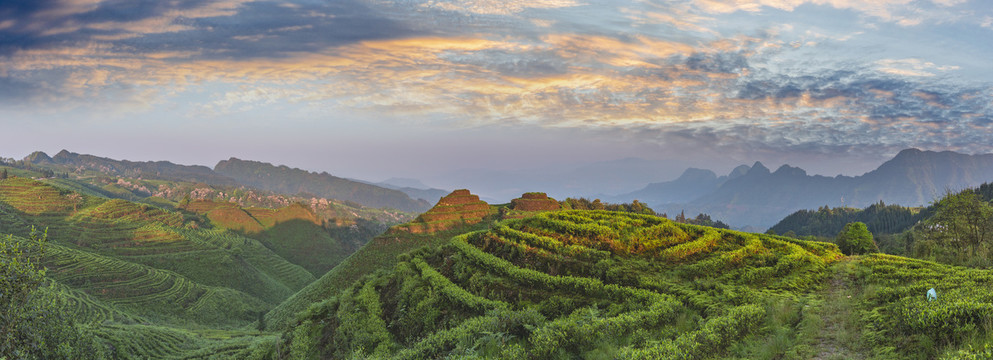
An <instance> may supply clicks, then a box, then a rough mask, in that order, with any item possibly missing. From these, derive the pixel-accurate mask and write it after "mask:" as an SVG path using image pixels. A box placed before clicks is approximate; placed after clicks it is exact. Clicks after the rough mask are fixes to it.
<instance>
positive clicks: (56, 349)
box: [0, 227, 104, 359]
mask: <svg viewBox="0 0 993 360" xmlns="http://www.w3.org/2000/svg"><path fill="white" fill-rule="evenodd" d="M47 241H48V230H47V229H46V230H45V231H44V232H43V233H42V234H39V233H38V232H37V231H35V229H34V227H32V228H31V235H30V238H29V239H23V240H21V239H15V238H14V237H13V236H12V235H8V236H7V237H6V238H0V294H2V296H0V359H8V358H9V359H69V358H84V357H85V358H102V357H104V356H103V355H102V351H101V350H100V349H99V348H98V347H97V345H96V343H95V340H94V336H93V335H92V334H88V333H84V332H83V330H81V329H80V327H78V326H77V325H76V323H75V322H74V321H73V320H72V316H73V315H72V314H70V313H69V312H67V311H66V310H65V308H64V307H65V306H67V303H66V302H65V301H64V299H63V298H61V297H60V295H59V294H58V293H57V290H54V289H52V288H51V287H50V286H49V280H47V279H46V278H45V274H46V272H47V269H46V268H45V267H44V266H42V265H41V258H42V256H43V255H44V253H45V248H46V246H47Z"/></svg>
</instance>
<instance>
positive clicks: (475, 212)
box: [390, 189, 496, 234]
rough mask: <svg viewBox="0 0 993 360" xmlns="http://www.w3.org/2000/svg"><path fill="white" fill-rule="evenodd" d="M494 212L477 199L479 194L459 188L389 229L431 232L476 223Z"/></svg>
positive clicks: (418, 232) (421, 232) (413, 232)
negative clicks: (405, 221)
mask: <svg viewBox="0 0 993 360" xmlns="http://www.w3.org/2000/svg"><path fill="white" fill-rule="evenodd" d="M495 213H496V209H495V208H493V207H491V206H490V205H489V204H487V203H486V202H485V201H482V200H479V196H476V195H473V194H472V193H470V192H469V190H466V189H459V190H455V191H452V192H451V193H450V194H448V195H445V196H444V197H442V198H441V199H439V200H438V203H437V204H435V205H434V206H433V207H432V208H431V209H429V210H428V211H426V212H424V213H423V214H420V215H418V216H417V218H416V219H414V221H411V222H410V223H407V224H403V225H398V226H395V227H393V228H391V229H390V231H391V232H396V231H403V232H409V233H412V234H424V233H433V232H438V231H444V230H448V229H452V228H456V227H460V226H465V225H473V224H477V223H479V222H480V221H482V220H483V218H485V217H487V216H490V215H493V214H495Z"/></svg>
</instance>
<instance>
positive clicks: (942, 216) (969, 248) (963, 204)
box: [908, 184, 993, 266]
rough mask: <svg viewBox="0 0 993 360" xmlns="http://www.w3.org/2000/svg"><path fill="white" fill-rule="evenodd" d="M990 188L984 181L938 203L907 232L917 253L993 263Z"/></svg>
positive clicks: (963, 262)
mask: <svg viewBox="0 0 993 360" xmlns="http://www.w3.org/2000/svg"><path fill="white" fill-rule="evenodd" d="M990 189H991V187H990V186H989V185H985V184H984V186H982V187H980V188H979V189H977V190H971V189H970V190H965V191H962V192H959V193H948V194H946V195H945V197H943V198H942V199H941V200H939V201H937V202H935V203H934V205H932V208H933V209H934V211H933V215H932V216H931V217H930V218H928V219H926V220H925V221H924V222H923V223H922V224H920V225H918V226H917V227H915V229H914V233H913V234H910V235H908V236H910V237H912V240H914V244H913V245H912V246H913V248H914V254H915V255H916V256H920V257H924V258H931V259H937V260H940V261H944V262H950V263H953V264H958V265H973V266H991V265H993V262H991V261H990V260H989V258H990V255H991V254H993V205H990V202H989V200H987V199H986V196H987V195H986V194H988V193H990V192H991V190H990Z"/></svg>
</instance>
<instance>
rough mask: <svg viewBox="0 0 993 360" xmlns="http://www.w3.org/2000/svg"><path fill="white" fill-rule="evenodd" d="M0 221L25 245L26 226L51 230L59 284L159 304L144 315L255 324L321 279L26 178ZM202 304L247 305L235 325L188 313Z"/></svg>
mask: <svg viewBox="0 0 993 360" xmlns="http://www.w3.org/2000/svg"><path fill="white" fill-rule="evenodd" d="M0 219H3V221H2V222H0V232H3V233H10V234H17V235H21V236H27V235H28V234H27V233H28V230H29V228H30V226H35V227H36V228H39V229H43V228H44V229H48V238H49V240H51V241H52V246H51V248H50V249H49V250H48V252H47V253H46V258H45V260H44V263H45V264H46V265H47V266H49V268H51V270H52V271H51V272H50V273H51V274H52V277H53V278H54V279H55V280H57V281H58V282H60V283H62V284H65V285H67V286H69V287H70V288H72V289H74V290H79V291H82V292H84V293H87V294H89V295H91V296H93V297H96V298H98V299H101V300H104V301H109V302H111V303H115V304H130V303H132V302H133V303H135V304H146V305H147V303H148V301H149V300H145V299H146V298H153V299H159V300H160V301H161V302H160V303H155V304H153V305H148V306H146V305H135V306H133V309H132V311H136V312H141V313H142V314H143V315H148V316H159V315H161V316H162V317H163V318H168V319H174V320H176V321H181V322H182V321H193V322H204V321H206V323H216V322H217V321H219V320H209V321H208V320H204V319H214V318H216V319H225V320H224V321H228V320H230V319H239V320H238V321H251V320H252V319H251V315H250V314H249V312H250V311H248V309H251V311H255V312H258V311H263V310H265V309H266V308H268V307H270V306H272V305H275V304H278V303H280V302H282V301H283V300H284V299H286V298H287V297H289V296H290V295H292V294H293V293H295V292H296V291H297V290H299V289H301V288H302V287H303V286H305V285H307V284H308V283H310V282H312V281H313V280H314V279H315V278H314V276H313V275H311V274H310V273H308V272H307V271H306V270H304V269H303V268H301V267H300V266H297V265H294V264H292V263H290V262H288V261H286V260H285V259H283V258H281V257H280V256H279V255H277V254H275V253H273V252H272V251H271V250H269V249H268V248H266V247H265V246H263V245H262V244H261V243H260V242H258V241H256V240H253V239H249V238H246V237H243V236H239V235H237V234H235V233H231V232H227V231H224V230H210V229H203V228H192V227H187V226H186V225H185V224H184V216H183V215H182V214H180V213H176V212H170V211H166V210H161V209H158V208H155V207H152V206H149V205H145V204H137V203H133V202H128V201H125V200H120V199H106V198H99V197H92V196H87V195H80V194H78V193H75V192H70V191H67V190H64V189H59V188H56V187H53V186H50V185H47V184H45V183H42V182H39V181H34V180H30V179H26V178H10V179H6V180H0ZM214 288H216V289H214ZM117 289H119V290H117ZM163 294H165V295H163ZM212 294H219V295H212ZM174 295H175V296H174ZM208 295H209V296H208ZM221 295H223V296H221ZM204 296H207V297H204ZM202 297H203V298H204V299H215V300H216V301H225V300H224V298H230V299H233V300H231V305H232V306H231V307H230V308H231V309H237V308H238V306H237V305H236V304H237V303H239V302H241V303H245V304H250V306H249V305H246V306H243V308H244V310H245V311H243V312H244V313H239V314H238V315H237V316H228V314H224V313H219V314H214V313H212V312H211V311H208V312H207V313H197V312H195V311H194V312H191V311H190V310H188V309H186V307H184V306H185V305H186V303H194V302H198V301H200V300H199V299H201V298H202ZM200 302H202V301H200ZM267 304H268V305H267ZM175 306H179V308H175ZM190 306H192V305H190ZM246 316H247V317H246Z"/></svg>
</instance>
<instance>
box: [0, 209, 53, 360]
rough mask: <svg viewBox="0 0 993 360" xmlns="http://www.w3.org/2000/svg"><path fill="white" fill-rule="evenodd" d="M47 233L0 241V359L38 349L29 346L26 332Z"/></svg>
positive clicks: (42, 271)
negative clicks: (22, 239) (26, 239)
mask: <svg viewBox="0 0 993 360" xmlns="http://www.w3.org/2000/svg"><path fill="white" fill-rule="evenodd" d="M46 238H47V233H46V234H45V235H43V236H42V237H41V238H38V237H37V236H36V235H35V230H34V228H32V229H31V239H30V240H29V241H20V240H15V239H14V237H13V236H10V235H8V236H7V237H6V238H5V239H0V294H2V296H0V356H16V355H19V354H22V353H30V352H31V351H32V350H31V349H36V348H38V347H39V345H42V344H36V343H32V340H34V339H30V337H29V336H28V335H29V332H30V330H31V327H32V325H33V324H31V321H30V320H31V319H30V315H28V314H31V313H34V312H37V311H39V310H42V309H39V308H38V305H39V304H37V303H36V302H32V301H31V300H32V297H33V296H37V293H38V288H39V287H41V286H42V284H43V283H44V281H45V272H46V269H45V268H44V267H43V266H42V265H41V263H40V262H41V256H42V255H43V252H44V246H45V240H46Z"/></svg>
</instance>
